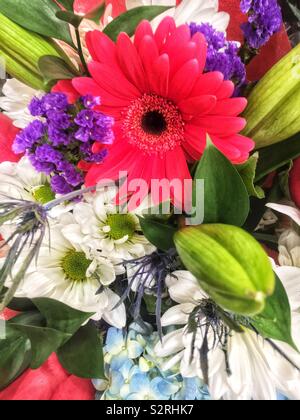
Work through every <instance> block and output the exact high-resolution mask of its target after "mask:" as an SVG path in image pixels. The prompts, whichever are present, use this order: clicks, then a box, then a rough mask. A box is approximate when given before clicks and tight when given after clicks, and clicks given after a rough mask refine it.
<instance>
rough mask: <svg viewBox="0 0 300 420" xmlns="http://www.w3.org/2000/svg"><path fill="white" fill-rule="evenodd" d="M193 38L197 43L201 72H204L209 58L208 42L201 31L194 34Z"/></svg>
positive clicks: (197, 56)
mask: <svg viewBox="0 0 300 420" xmlns="http://www.w3.org/2000/svg"><path fill="white" fill-rule="evenodd" d="M192 40H193V42H195V44H196V45H197V55H196V58H197V60H198V63H199V72H200V73H202V72H203V70H204V68H205V65H206V59H207V42H206V39H205V37H204V35H203V34H200V33H199V32H198V33H196V34H195V35H194V36H193V38H192Z"/></svg>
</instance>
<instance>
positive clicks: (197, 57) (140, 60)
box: [73, 18, 254, 185]
mask: <svg viewBox="0 0 300 420" xmlns="http://www.w3.org/2000/svg"><path fill="white" fill-rule="evenodd" d="M87 45H88V48H89V51H90V54H91V56H92V59H93V61H92V62H90V64H89V71H90V74H91V75H92V78H88V77H82V78H76V79H74V80H73V86H74V87H75V88H76V89H77V90H78V92H79V93H80V94H81V95H86V94H92V95H94V96H100V97H101V99H102V106H101V110H102V111H103V112H105V113H106V114H108V115H111V116H113V117H114V118H115V120H116V123H115V137H116V140H115V143H114V145H113V146H112V147H111V149H110V153H109V156H108V158H107V159H106V160H105V162H104V164H102V165H94V166H93V167H92V169H91V170H90V171H89V173H88V175H87V178H86V183H87V185H94V184H95V183H96V182H98V181H99V180H100V179H101V178H109V179H117V178H118V175H119V171H127V172H128V174H129V179H128V180H129V181H130V180H131V179H136V178H140V179H144V180H145V181H146V182H147V183H150V181H151V179H164V178H167V179H169V180H173V179H180V180H182V181H183V180H184V179H190V173H189V170H188V165H187V161H188V162H194V161H196V160H198V159H199V158H200V157H201V155H202V153H203V151H204V149H205V146H206V137H207V134H209V135H210V137H211V139H212V141H213V142H214V144H215V146H216V147H218V148H219V149H220V150H221V151H222V152H223V153H224V154H225V155H226V156H227V157H228V158H229V159H230V160H231V161H232V162H234V163H241V162H244V161H245V160H247V158H248V156H249V152H250V151H251V150H252V149H253V147H254V143H253V141H252V140H250V139H248V138H246V137H243V136H241V135H239V134H238V132H239V131H240V130H242V129H243V128H244V127H245V124H246V121H245V120H244V119H243V118H239V117H237V115H238V114H240V113H241V112H242V111H243V110H244V108H245V106H246V103H247V102H246V99H244V98H231V96H232V94H233V91H234V84H233V83H232V82H229V81H224V78H223V75H222V74H221V73H218V72H213V73H206V74H203V69H204V66H205V62H206V53H207V45H206V41H205V38H204V37H203V36H202V35H201V34H199V33H197V34H195V35H194V36H193V37H192V38H191V34H190V29H189V27H188V26H187V25H183V26H180V27H178V28H176V26H175V22H174V20H173V19H171V18H165V19H164V20H163V21H162V22H161V24H160V26H159V27H158V29H157V31H156V33H155V34H153V32H152V29H151V25H150V24H149V22H147V21H144V22H142V23H141V24H140V25H139V26H138V28H137V30H136V34H135V40H134V43H132V41H131V39H130V38H129V36H128V35H126V34H125V33H121V34H120V35H119V38H118V40H117V43H116V44H114V43H113V42H112V41H111V40H110V39H109V38H108V37H107V36H106V35H105V34H103V33H101V32H98V31H94V32H89V33H88V34H87Z"/></svg>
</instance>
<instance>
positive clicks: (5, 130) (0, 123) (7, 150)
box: [0, 113, 22, 163]
mask: <svg viewBox="0 0 300 420" xmlns="http://www.w3.org/2000/svg"><path fill="white" fill-rule="evenodd" d="M19 132H20V130H19V129H18V128H16V127H15V126H14V125H13V122H12V121H11V119H10V118H8V117H7V116H6V115H4V114H1V113H0V163H1V162H5V161H8V162H18V161H19V160H20V159H21V157H22V155H16V154H14V153H13V151H12V150H11V148H12V144H13V142H14V140H15V138H16V136H17V134H18V133H19Z"/></svg>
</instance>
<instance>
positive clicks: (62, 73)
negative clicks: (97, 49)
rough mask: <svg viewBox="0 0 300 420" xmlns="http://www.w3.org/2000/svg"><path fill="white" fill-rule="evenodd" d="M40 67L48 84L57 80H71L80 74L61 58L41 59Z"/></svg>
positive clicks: (49, 57) (47, 56)
mask: <svg viewBox="0 0 300 420" xmlns="http://www.w3.org/2000/svg"><path fill="white" fill-rule="evenodd" d="M38 66H39V70H40V72H41V74H42V75H43V77H44V81H45V82H46V83H49V82H52V81H55V80H69V79H73V78H74V77H76V76H78V73H76V72H75V71H74V70H73V69H71V68H70V66H68V64H67V63H66V62H65V61H64V60H63V59H62V58H59V57H54V56H51V55H45V56H44V57H41V58H40V59H39V63H38Z"/></svg>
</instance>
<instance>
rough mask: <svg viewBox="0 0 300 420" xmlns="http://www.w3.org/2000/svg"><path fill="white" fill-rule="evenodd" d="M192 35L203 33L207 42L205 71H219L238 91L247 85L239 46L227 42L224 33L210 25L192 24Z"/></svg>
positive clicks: (232, 42) (235, 43)
mask: <svg viewBox="0 0 300 420" xmlns="http://www.w3.org/2000/svg"><path fill="white" fill-rule="evenodd" d="M189 26H190V30H191V33H192V35H194V34H195V33H197V32H200V33H202V34H203V35H204V36H205V38H206V41H207V45H208V50H207V61H206V66H205V71H207V72H212V71H219V72H221V73H223V75H224V79H225V80H231V81H233V82H234V83H235V85H236V87H237V90H238V88H240V87H241V86H243V85H244V84H245V83H246V68H245V65H244V64H243V62H242V60H241V58H240V57H239V44H238V43H237V42H234V41H227V40H226V37H225V35H224V33H223V32H219V31H217V30H216V29H214V28H213V27H212V26H211V25H210V24H209V23H203V24H200V25H198V24H196V23H191V24H190V25H189Z"/></svg>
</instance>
